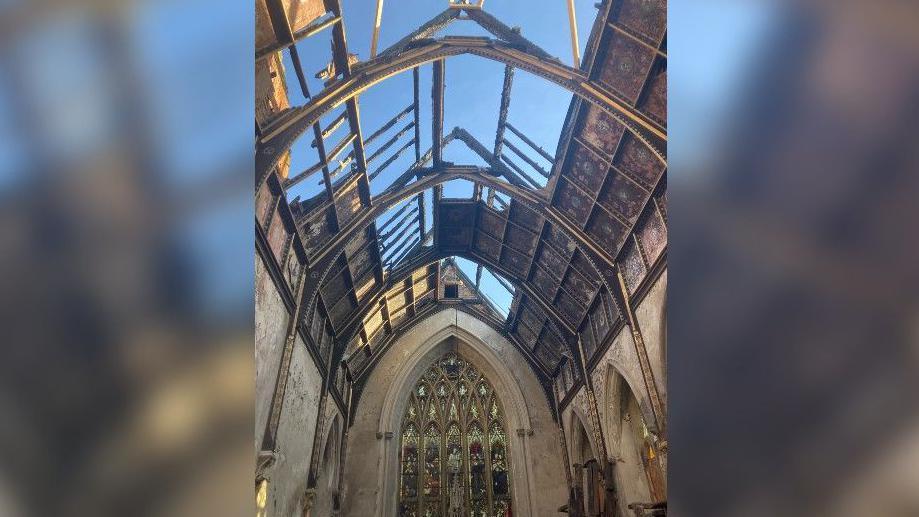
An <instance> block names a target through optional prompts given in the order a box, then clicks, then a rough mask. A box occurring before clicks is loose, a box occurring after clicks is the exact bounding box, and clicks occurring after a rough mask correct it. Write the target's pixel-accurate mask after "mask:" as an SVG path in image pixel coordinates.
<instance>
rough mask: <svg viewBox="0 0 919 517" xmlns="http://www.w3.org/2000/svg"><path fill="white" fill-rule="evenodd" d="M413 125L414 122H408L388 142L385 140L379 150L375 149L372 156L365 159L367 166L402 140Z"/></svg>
mask: <svg viewBox="0 0 919 517" xmlns="http://www.w3.org/2000/svg"><path fill="white" fill-rule="evenodd" d="M414 124H415V123H414V122H409V123H408V124H406V125H405V127H403V128H402V129H400V130H399V132H398V133H396V134H395V135H393V136H392V137H391V138H390V139H389V140H387V141H386V142H384V143H383V145H381V146H380V147H379V149H377V150H376V151H375V152H374V153H373V154H371V155H370V157H369V158H367V164H368V165H369V164H371V163H373V161H374V160H376V159H377V157H379V156H380V155H381V154H383V153H385V152H386V150H387V149H389V148H390V147H392V145H393V144H395V143H396V142H397V141H398V140H399V139H400V138H402V136H403V135H405V134H406V133H408V132H409V131H411V129H412V126H413V125H414ZM368 140H369V139H368ZM365 143H366V142H365Z"/></svg>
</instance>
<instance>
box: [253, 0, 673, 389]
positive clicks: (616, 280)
mask: <svg viewBox="0 0 919 517" xmlns="http://www.w3.org/2000/svg"><path fill="white" fill-rule="evenodd" d="M265 5H266V12H267V15H268V16H269V18H270V19H271V22H272V24H273V26H274V27H275V34H274V35H273V36H272V35H268V36H265V35H263V37H262V40H260V41H262V42H261V43H260V44H261V46H262V49H261V50H260V51H258V52H257V57H258V66H260V67H262V68H263V69H265V70H274V69H277V68H278V67H279V66H280V61H279V60H278V58H277V56H278V55H279V53H280V52H283V51H284V50H285V49H286V50H288V51H289V52H290V53H291V56H290V57H291V61H292V63H293V65H294V69H295V72H296V73H297V75H298V78H299V79H300V80H299V84H300V86H301V88H302V89H303V91H302V93H303V96H304V98H305V99H307V100H306V102H305V103H304V104H303V105H302V106H295V107H290V106H289V105H287V104H285V103H283V102H282V103H276V104H274V105H270V103H269V105H264V106H262V105H260V108H261V111H259V113H258V114H257V118H256V132H257V145H256V163H257V171H256V200H255V201H256V226H257V235H258V238H257V242H258V243H259V245H260V246H261V247H262V248H263V249H264V250H265V251H266V252H267V253H269V254H270V255H271V256H272V257H274V259H275V260H276V264H277V271H276V273H275V274H276V275H280V276H283V277H284V280H285V282H286V285H287V286H288V288H289V294H288V296H289V297H290V303H293V304H297V306H298V307H299V306H301V305H302V309H301V310H300V312H299V313H298V314H297V317H298V318H300V321H301V322H302V323H303V325H304V328H306V329H308V332H307V334H308V336H307V339H306V341H307V342H308V343H307V344H308V346H309V347H312V348H313V350H314V353H316V354H317V355H318V356H320V357H322V358H323V360H330V361H333V362H332V364H341V366H340V367H338V368H337V373H336V377H337V378H336V379H335V382H334V384H333V385H338V384H339V383H340V382H342V377H343V375H344V374H345V372H346V371H347V374H348V375H349V376H350V377H351V378H352V379H353V380H355V385H356V386H357V393H358V394H359V391H360V385H361V384H360V380H361V379H366V377H367V375H368V373H369V371H370V370H371V369H372V367H373V365H374V364H376V362H377V359H378V358H379V356H380V355H381V354H383V353H385V351H386V350H387V349H388V346H389V344H391V343H392V342H393V341H394V340H395V339H397V338H398V336H399V335H400V333H401V332H403V331H404V330H405V329H408V328H411V326H412V325H413V324H414V322H416V321H418V320H419V318H422V317H423V316H425V315H427V314H430V313H432V312H433V311H435V310H437V309H438V308H440V307H445V306H449V307H456V308H459V309H460V310H464V311H467V312H470V313H473V314H475V315H477V316H478V317H479V318H480V319H482V320H483V321H486V322H487V323H489V324H490V325H492V326H493V327H495V328H496V329H498V330H500V331H502V332H503V333H504V334H505V335H506V336H508V338H509V340H510V341H511V342H512V343H513V344H514V345H515V346H517V347H518V348H519V349H520V350H521V352H522V353H523V355H524V356H525V357H526V358H527V360H528V361H529V362H530V366H531V367H532V368H533V369H534V371H535V372H536V374H537V376H538V377H539V378H540V379H541V380H542V381H543V382H544V386H546V387H547V390H549V391H551V385H552V379H553V378H554V377H555V376H557V375H559V373H560V371H561V370H562V369H563V367H564V365H565V364H569V365H570V364H574V363H575V362H576V361H587V362H589V361H590V359H591V357H592V356H593V353H594V352H595V351H596V350H597V349H598V348H599V347H600V344H601V343H603V342H606V341H608V337H609V334H610V333H611V332H614V331H616V329H617V328H619V327H621V325H622V321H621V318H622V311H621V308H620V305H621V304H622V303H624V302H626V301H627V300H625V299H624V298H623V297H631V296H633V295H635V294H636V292H637V291H639V290H640V289H641V288H642V286H643V285H644V284H645V282H644V280H645V278H646V276H648V275H649V273H650V272H652V271H654V270H659V269H660V268H661V267H662V264H663V261H664V260H665V249H666V242H667V235H666V232H667V230H666V217H667V212H666V197H665V193H666V167H667V164H666V134H667V133H666V93H667V92H666V83H667V53H666V52H667V50H666V2H665V1H664V0H659V1H642V0H614V1H607V2H604V3H602V5H600V7H599V11H598V15H597V19H596V20H595V22H594V25H593V30H592V32H591V34H590V39H589V41H588V45H587V48H586V49H585V52H584V56H583V59H582V60H581V63H580V67H579V68H571V67H569V66H566V65H564V64H562V62H561V61H560V60H558V59H557V58H554V57H551V56H550V55H549V54H548V53H546V52H545V51H543V50H541V49H540V48H539V47H537V46H536V45H535V44H533V43H532V42H530V41H528V40H527V39H525V38H524V36H523V35H522V34H521V32H520V31H519V30H515V29H511V28H509V27H508V26H506V25H504V24H503V23H502V22H501V21H499V20H497V19H495V18H494V17H492V16H491V15H489V14H488V13H487V12H486V11H484V10H482V9H480V8H477V7H475V6H465V5H459V6H451V7H449V8H448V9H447V10H446V11H444V12H443V13H441V14H440V15H438V16H437V17H435V18H434V19H433V20H431V21H430V22H428V23H426V24H424V25H422V26H421V27H420V28H419V29H418V30H417V31H415V32H414V33H412V34H409V35H406V36H405V37H404V38H402V39H401V40H399V41H398V42H397V43H395V44H394V45H392V46H391V47H390V48H388V49H384V50H382V51H380V53H379V54H377V55H375V56H374V57H372V58H370V59H368V60H367V61H355V59H354V58H353V57H351V56H350V54H349V52H348V48H347V43H346V40H345V35H344V27H343V25H344V22H343V20H342V17H341V6H340V5H339V3H338V1H337V0H326V1H325V2H317V5H321V8H319V9H315V10H314V11H315V14H313V18H312V19H309V20H303V19H299V18H298V21H297V23H294V22H293V21H292V20H290V18H289V13H287V12H286V10H285V4H284V3H283V2H282V1H281V0H268V1H267V2H266V3H265ZM301 18H302V17H301ZM458 19H464V20H471V21H473V22H475V23H477V24H479V25H480V26H481V27H482V28H484V29H485V30H486V31H488V32H489V33H490V34H491V35H492V37H478V36H476V37H471V36H442V37H435V36H436V32H437V31H438V30H440V29H442V28H443V27H445V26H446V25H448V24H450V23H452V22H453V21H455V20H458ZM563 26H564V25H563V24H561V25H560V27H563ZM278 27H280V29H279V28H278ZM319 35H324V36H325V37H331V40H332V43H333V44H332V46H331V48H332V49H333V51H332V54H331V56H330V59H329V62H330V64H329V67H328V70H327V72H328V73H327V75H326V76H324V77H326V78H327V82H326V83H325V88H323V90H322V91H319V92H313V93H311V92H309V91H308V88H307V81H306V80H305V79H303V77H302V75H303V73H304V72H303V70H302V65H301V64H300V61H299V59H300V58H299V56H297V55H296V48H297V47H296V45H295V43H296V42H297V41H299V40H300V39H302V38H306V37H321V36H319ZM269 36H270V37H269ZM459 54H471V55H474V56H479V57H481V58H484V59H490V60H495V61H499V62H501V63H503V64H504V65H505V77H504V83H503V89H502V92H501V101H500V109H499V110H498V112H496V113H495V118H496V119H497V122H498V124H497V133H496V135H495V139H494V142H493V143H492V142H489V144H490V145H488V146H487V147H486V144H485V143H483V142H480V141H478V140H476V139H475V138H474V137H473V136H472V135H471V134H470V133H469V132H468V131H466V130H465V129H463V128H444V127H443V124H444V96H445V95H448V94H449V90H448V88H447V86H448V85H446V81H445V74H444V70H445V67H446V66H448V65H449V60H448V59H447V58H448V57H450V56H454V55H459ZM422 66H430V67H431V68H432V72H433V74H432V77H433V79H432V83H433V86H432V89H431V92H430V99H431V108H432V111H431V113H432V116H431V117H430V120H424V121H423V120H422V119H421V116H420V109H419V104H420V103H421V102H423V101H424V100H425V97H426V95H424V94H422V93H421V92H420V91H419V88H418V84H419V83H418V70H419V67H422ZM517 68H521V69H523V70H526V71H528V72H531V73H533V74H535V75H537V76H540V77H542V78H543V79H546V80H547V81H549V82H551V83H553V84H556V85H558V86H560V87H562V88H565V89H567V90H569V91H571V92H572V94H573V95H572V100H571V105H570V107H569V110H568V113H567V117H566V119H565V122H564V125H563V126H562V131H561V134H560V135H559V140H558V145H557V148H556V150H555V152H554V153H551V152H548V151H546V150H545V149H543V148H541V147H539V146H538V145H537V144H535V143H534V142H533V141H532V140H531V139H530V138H528V136H527V135H526V134H525V133H523V132H522V131H521V130H520V129H518V128H517V127H516V126H514V125H513V124H512V123H511V122H509V121H508V120H507V119H508V117H507V112H508V106H509V105H510V103H511V102H512V97H513V86H514V70H515V69H517ZM409 70H411V71H412V74H413V77H414V86H415V88H414V92H413V95H414V101H413V102H412V103H411V104H409V105H408V106H394V107H393V111H392V118H391V119H390V120H389V121H388V122H387V123H385V124H383V125H381V127H379V128H374V131H373V132H372V133H370V134H369V135H366V136H365V134H364V132H362V130H361V126H360V110H359V106H358V103H357V98H358V94H360V93H361V92H363V91H365V90H367V89H369V88H372V87H373V86H374V85H375V84H377V83H379V82H380V81H383V80H386V79H387V78H388V77H391V76H394V75H396V74H399V73H401V72H404V71H409ZM271 77H274V76H271ZM425 93H427V92H425ZM335 109H340V110H341V111H340V114H338V115H337V116H336V117H335V118H334V119H332V120H331V122H329V123H328V124H326V125H324V124H323V120H322V119H321V117H322V116H323V115H328V114H330V113H333V114H334V113H335V112H334V110H335ZM422 124H429V125H430V127H431V129H432V134H433V135H435V136H434V137H433V138H432V139H431V141H430V142H422V141H421V137H420V131H419V129H420V127H421V125H422ZM344 126H347V128H348V131H347V134H346V135H345V137H344V138H342V139H340V140H335V139H332V138H330V136H331V135H332V134H333V133H335V132H336V130H337V129H338V128H341V127H344ZM335 134H337V133H335ZM510 135H513V136H514V141H516V142H517V143H516V144H515V143H513V142H512V141H511V140H510V139H509V138H508V136H510ZM327 138H329V139H330V140H331V141H327V140H326V139H327ZM298 139H307V140H309V141H310V142H311V144H310V145H311V146H312V147H313V148H316V150H317V151H318V156H319V162H318V163H316V164H315V165H313V166H311V167H309V168H307V169H305V170H303V171H296V172H291V171H290V156H289V149H290V148H291V145H293V143H294V142H295V141H297V140H298ZM370 144H374V146H375V147H377V149H376V150H375V151H374V152H372V153H369V154H368V153H367V152H365V149H366V148H368V147H369V146H370ZM445 146H465V147H467V148H468V149H469V150H470V151H471V152H472V153H474V154H475V155H476V156H478V157H479V158H480V159H481V162H480V163H484V164H486V165H481V164H480V165H475V164H458V163H451V162H448V161H445V160H444V158H443V150H444V147H445ZM404 153H410V154H411V153H414V163H413V164H412V166H411V167H409V168H408V169H407V170H405V171H398V173H399V175H398V176H397V177H396V179H395V180H394V181H392V183H391V184H389V185H387V186H386V187H385V188H383V189H382V190H381V191H380V192H378V193H377V194H375V195H371V188H370V182H371V181H373V180H374V179H375V178H376V177H377V176H379V175H380V174H381V173H382V172H383V171H384V170H385V169H387V167H389V166H390V165H391V164H392V163H394V162H395V160H396V158H398V157H399V156H401V155H403V154H404ZM545 163H549V164H551V167H546V166H543V165H541V164H545ZM320 177H321V184H322V187H323V191H322V192H320V193H318V194H316V195H314V196H312V197H310V198H308V199H293V200H288V199H287V197H288V196H287V194H286V191H287V189H289V188H291V187H292V186H294V185H297V184H298V183H300V182H303V181H316V178H320ZM454 180H464V181H468V182H471V183H472V185H473V188H472V194H471V196H469V197H467V198H459V199H456V198H448V197H445V196H444V195H443V186H444V184H445V183H447V182H449V181H454ZM426 203H431V204H433V206H430V207H428V206H426ZM426 214H430V216H426ZM428 219H430V220H428ZM454 257H458V258H460V259H465V260H468V261H471V262H472V263H474V264H475V271H474V273H472V274H466V273H464V272H463V271H462V270H461V268H460V267H459V266H458V265H457V262H456V260H458V259H454ZM301 271H305V272H306V273H307V274H304V275H300V274H299V273H300V272H301ZM483 272H484V274H485V275H490V276H489V278H492V279H494V281H493V282H490V283H489V286H491V287H489V288H495V287H494V286H495V285H497V286H498V288H500V289H504V290H506V292H507V293H510V294H509V295H508V296H510V297H512V298H511V302H510V304H509V307H508V308H507V316H506V317H504V315H503V314H502V310H500V308H498V307H496V306H495V304H494V303H493V302H492V300H491V296H490V295H489V293H488V292H487V291H485V290H484V288H483V283H482V280H481V279H482V276H483ZM299 278H304V279H305V280H304V281H299V280H298V279H299ZM578 340H580V342H581V344H582V348H583V350H584V354H585V355H586V357H583V358H582V357H580V356H579V353H578V350H579V347H578Z"/></svg>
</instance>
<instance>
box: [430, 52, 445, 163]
mask: <svg viewBox="0 0 919 517" xmlns="http://www.w3.org/2000/svg"><path fill="white" fill-rule="evenodd" d="M433 75H434V80H433V85H432V87H431V120H432V126H431V140H432V143H431V149H433V150H434V167H440V165H441V163H442V162H443V137H444V60H443V59H438V60H437V61H434V72H433Z"/></svg>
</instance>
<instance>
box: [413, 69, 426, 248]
mask: <svg viewBox="0 0 919 517" xmlns="http://www.w3.org/2000/svg"><path fill="white" fill-rule="evenodd" d="M419 83H420V77H419V71H418V67H417V66H416V67H415V68H412V99H413V108H414V115H415V161H416V162H417V161H419V160H421V120H420V119H421V113H420V112H419V108H420V103H419V98H418V97H419ZM417 179H421V176H420V175H419V176H417ZM415 199H416V200H417V202H418V238H419V239H422V241H423V240H424V226H425V220H424V219H425V214H424V192H421V193H419V194H418V195H417V196H416V197H415Z"/></svg>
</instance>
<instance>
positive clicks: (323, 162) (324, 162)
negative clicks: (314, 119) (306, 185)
mask: <svg viewBox="0 0 919 517" xmlns="http://www.w3.org/2000/svg"><path fill="white" fill-rule="evenodd" d="M320 131H321V130H320V129H319V124H315V125H314V126H313V132H314V133H315V135H314V136H315V137H316V142H317V143H318V145H317V149H319V148H320V146H321V152H320V153H319V163H317V164H315V165H312V166H311V167H309V168H308V169H306V170H305V171H303V172H301V173H300V174H297V175H296V176H294V177H292V178H289V179H288V180H287V181H286V182H285V183H284V188H290V187H292V186H294V185H296V184H297V183H300V182H301V181H303V180H305V179H306V178H308V177H310V176H311V175H312V174H313V173H314V172H316V171H318V170H319V169H323V175H325V174H327V171H328V165H329V162H331V161H332V160H334V159H335V158H336V157H338V155H339V154H341V152H342V151H344V150H345V147H347V146H348V145H349V144H351V143H352V142H354V141H355V140H356V137H357V135H355V134H354V133H351V134H350V135H348V136H347V137H345V138H343V139H342V141H341V142H339V143H338V145H336V146H335V148H334V149H332V152H331V153H330V154H329V155H328V156H324V155H325V146H324V145H323V144H322V143H321V140H322V139H321V137H322V134H321V132H320Z"/></svg>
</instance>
